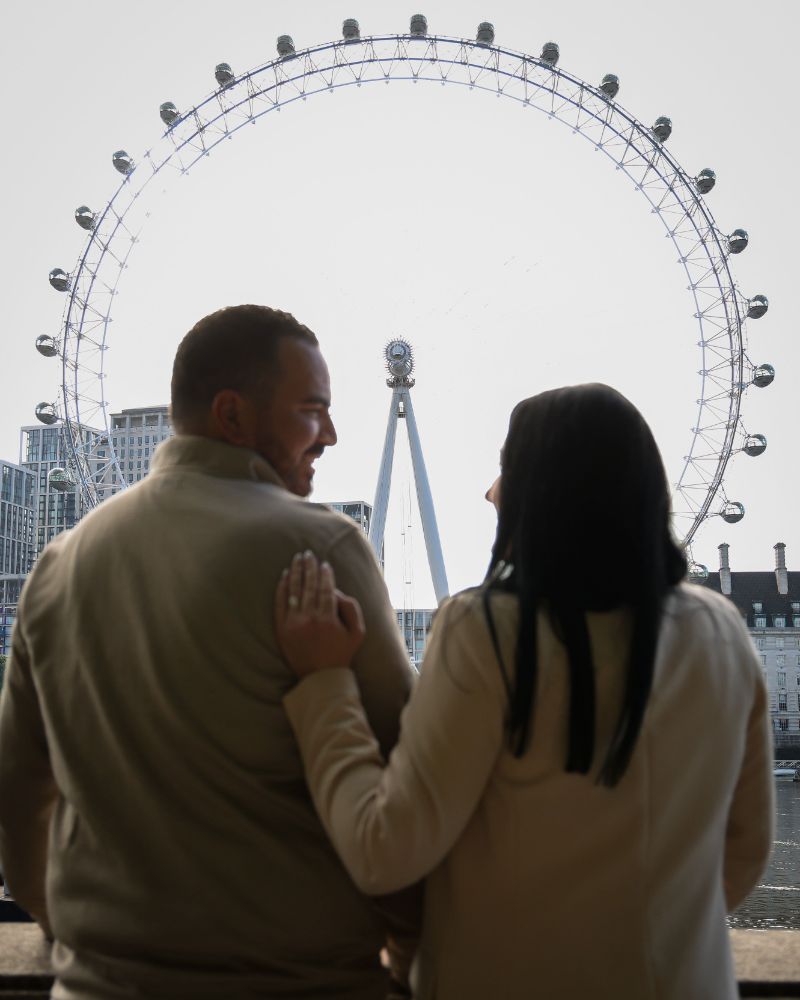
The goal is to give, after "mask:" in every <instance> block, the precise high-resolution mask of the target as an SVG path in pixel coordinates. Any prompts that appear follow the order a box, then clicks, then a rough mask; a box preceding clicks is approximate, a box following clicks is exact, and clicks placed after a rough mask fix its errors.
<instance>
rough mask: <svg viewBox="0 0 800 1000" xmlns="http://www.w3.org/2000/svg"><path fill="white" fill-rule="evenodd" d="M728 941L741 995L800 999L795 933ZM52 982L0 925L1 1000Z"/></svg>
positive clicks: (31, 934) (42, 946)
mask: <svg viewBox="0 0 800 1000" xmlns="http://www.w3.org/2000/svg"><path fill="white" fill-rule="evenodd" d="M0 905H2V904H0ZM731 941H732V943H733V954H734V960H735V963H736V977H737V979H738V980H739V990H740V994H741V996H743V997H765V998H766V997H771V998H784V1000H788V998H790V997H800V931H750V930H747V931H745V930H733V931H731ZM52 982H53V976H52V972H51V970H50V946H49V945H48V943H47V942H46V941H45V939H44V936H43V935H42V932H41V931H40V930H39V928H38V926H37V925H36V924H15V923H0V1000H22V998H23V997H24V998H26V1000H33V998H37V1000H38V998H41V997H49V995H50V986H51V984H52Z"/></svg>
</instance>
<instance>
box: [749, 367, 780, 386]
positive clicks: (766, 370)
mask: <svg viewBox="0 0 800 1000" xmlns="http://www.w3.org/2000/svg"><path fill="white" fill-rule="evenodd" d="M774 379H775V369H774V368H773V367H772V365H766V364H765V365H759V366H758V368H756V369H755V371H754V372H753V385H754V386H756V388H757V389H765V388H766V387H767V386H768V385H772V382H773V380H774Z"/></svg>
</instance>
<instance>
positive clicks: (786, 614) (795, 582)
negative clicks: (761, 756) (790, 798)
mask: <svg viewBox="0 0 800 1000" xmlns="http://www.w3.org/2000/svg"><path fill="white" fill-rule="evenodd" d="M719 553H720V566H719V570H718V571H716V572H713V573H709V574H708V576H707V577H706V578H703V579H697V580H696V581H695V582H697V583H699V584H701V585H702V586H706V587H709V588H711V589H712V590H716V591H717V592H718V593H721V594H723V595H724V596H725V597H727V598H728V599H729V600H730V601H732V602H733V603H734V604H735V605H736V607H737V608H738V610H739V612H740V613H741V615H742V618H743V619H744V622H745V624H746V626H747V630H748V632H749V633H750V635H751V636H752V638H753V643H754V644H755V647H756V651H757V652H758V655H759V658H760V659H761V666H762V669H763V671H764V680H765V681H766V684H767V690H768V691H769V699H770V714H771V716H772V725H773V730H774V735H775V749H776V751H777V752H778V754H780V753H781V749H782V748H783V747H786V748H792V752H793V753H800V573H797V572H790V571H789V570H787V568H786V547H785V545H784V544H783V543H782V542H778V543H777V544H776V545H775V546H774V554H775V569H774V570H772V571H770V570H767V571H764V572H737V571H734V570H731V568H730V560H729V547H728V545H726V544H724V543H723V544H722V545H720V546H719Z"/></svg>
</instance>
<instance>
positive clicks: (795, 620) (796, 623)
mask: <svg viewBox="0 0 800 1000" xmlns="http://www.w3.org/2000/svg"><path fill="white" fill-rule="evenodd" d="M792 626H793V627H794V628H800V615H792Z"/></svg>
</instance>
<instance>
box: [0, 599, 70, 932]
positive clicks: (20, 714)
mask: <svg viewBox="0 0 800 1000" xmlns="http://www.w3.org/2000/svg"><path fill="white" fill-rule="evenodd" d="M22 612H23V607H22V605H20V609H19V616H18V618H17V621H16V623H15V626H14V637H13V641H12V649H11V659H10V662H9V666H8V670H7V672H6V677H5V683H4V685H3V693H2V698H0V859H1V860H2V867H3V875H4V877H5V880H6V882H7V883H8V885H9V888H10V889H11V891H12V893H13V895H14V898H15V899H16V901H17V902H18V903H19V905H20V906H21V907H22V908H23V909H24V910H27V912H28V913H30V914H31V916H32V917H34V918H35V919H36V920H37V921H38V923H39V924H40V925H41V926H42V929H43V930H44V931H45V933H46V934H47V935H48V936H51V934H50V924H49V920H48V914H47V904H46V901H45V877H46V872H47V840H48V833H49V829H50V817H51V815H52V812H53V807H54V806H55V803H56V800H57V798H58V790H57V787H56V783H55V779H54V778H53V772H52V768H51V766H50V755H49V752H48V747H47V738H46V736H45V728H44V722H43V720H42V714H41V710H40V707H39V699H38V696H37V693H36V688H35V686H34V683H33V678H32V676H31V669H30V663H29V659H28V651H27V648H26V646H25V642H24V639H23V634H22V619H21V615H22Z"/></svg>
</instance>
